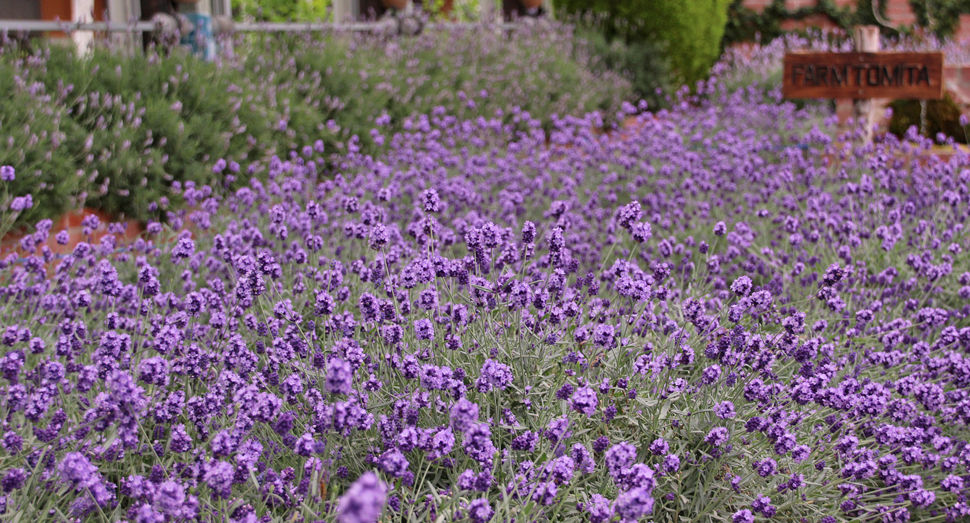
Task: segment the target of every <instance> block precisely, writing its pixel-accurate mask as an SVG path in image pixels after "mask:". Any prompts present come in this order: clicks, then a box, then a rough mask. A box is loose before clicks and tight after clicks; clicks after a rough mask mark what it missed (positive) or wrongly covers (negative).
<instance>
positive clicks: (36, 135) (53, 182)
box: [0, 67, 84, 233]
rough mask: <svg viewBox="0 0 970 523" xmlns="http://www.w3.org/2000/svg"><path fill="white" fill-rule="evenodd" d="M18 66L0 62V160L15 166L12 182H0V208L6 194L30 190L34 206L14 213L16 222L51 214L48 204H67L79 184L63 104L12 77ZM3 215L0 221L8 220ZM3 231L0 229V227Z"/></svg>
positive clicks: (71, 125) (72, 135)
mask: <svg viewBox="0 0 970 523" xmlns="http://www.w3.org/2000/svg"><path fill="white" fill-rule="evenodd" d="M16 73H17V71H16V70H15V69H14V68H12V67H0V92H2V93H4V95H3V96H0V165H10V166H15V168H16V171H17V174H16V178H15V179H14V181H12V182H0V211H2V213H3V214H6V213H7V212H8V210H7V209H6V206H5V202H6V200H7V199H8V196H9V197H13V196H23V195H26V194H31V196H32V198H33V206H32V207H31V208H30V209H26V210H24V211H22V212H20V213H19V214H18V215H17V216H16V223H18V224H26V223H36V222H37V221H39V220H41V219H43V218H49V217H51V216H50V214H49V210H50V209H65V208H67V207H68V206H69V205H70V203H71V201H72V199H73V197H74V196H75V194H76V193H77V191H78V187H80V186H83V185H84V184H83V180H82V179H80V178H79V177H78V176H77V174H76V173H75V170H74V158H73V155H72V152H71V149H72V145H73V144H71V143H69V142H68V140H73V139H76V137H77V132H76V126H75V125H74V122H73V121H72V120H71V119H70V118H67V117H65V111H64V110H63V108H62V107H59V106H58V105H56V104H54V103H51V102H52V96H51V95H49V94H47V93H46V91H45V89H44V86H43V85H28V84H26V83H23V82H22V81H21V82H18V81H17V80H16ZM6 218H10V216H4V219H3V220H0V227H7V226H9V225H11V223H8V220H7V219H6ZM2 232H5V231H3V230H0V233H2Z"/></svg>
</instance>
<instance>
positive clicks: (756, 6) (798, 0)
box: [742, 0, 970, 31]
mask: <svg viewBox="0 0 970 523" xmlns="http://www.w3.org/2000/svg"><path fill="white" fill-rule="evenodd" d="M882 1H883V2H884V3H885V6H886V11H885V12H886V18H887V19H888V20H889V21H890V22H892V23H893V24H897V25H912V24H914V23H916V15H915V14H914V13H913V8H912V7H911V6H910V5H909V0H882ZM772 2H773V0H744V1H743V2H742V5H743V6H744V7H747V8H748V9H751V10H754V11H756V12H759V13H760V12H762V11H764V9H765V7H768V6H769V5H771V4H772ZM856 3H857V2H856V0H835V5H836V6H838V7H847V6H854V5H856ZM815 5H818V1H817V0H785V7H786V8H788V9H790V10H792V9H799V8H802V7H813V6H815ZM783 27H784V28H785V29H787V30H793V29H803V28H805V27H822V28H826V29H833V28H835V27H836V25H835V24H834V23H833V22H832V20H829V19H828V18H827V17H825V16H818V17H811V18H810V19H808V20H802V21H794V20H793V21H790V22H788V23H785V24H783ZM961 29H964V30H967V31H970V27H967V26H966V24H964V26H962V27H961Z"/></svg>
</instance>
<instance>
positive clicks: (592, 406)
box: [572, 387, 599, 416]
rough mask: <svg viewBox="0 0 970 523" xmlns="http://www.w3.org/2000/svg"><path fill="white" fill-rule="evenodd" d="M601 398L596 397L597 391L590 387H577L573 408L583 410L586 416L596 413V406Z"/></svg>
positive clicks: (577, 410) (578, 410)
mask: <svg viewBox="0 0 970 523" xmlns="http://www.w3.org/2000/svg"><path fill="white" fill-rule="evenodd" d="M598 403H599V400H598V399H597V398H596V391H595V390H593V389H591V388H589V387H580V388H579V389H576V392H575V393H574V394H573V398H572V408H573V410H575V411H576V412H582V413H583V414H585V415H586V416H592V415H593V414H595V413H596V406H597V405H598Z"/></svg>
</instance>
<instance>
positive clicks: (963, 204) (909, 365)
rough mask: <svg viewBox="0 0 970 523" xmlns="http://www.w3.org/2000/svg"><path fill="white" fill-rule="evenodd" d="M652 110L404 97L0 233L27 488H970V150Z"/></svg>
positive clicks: (21, 471) (430, 516)
mask: <svg viewBox="0 0 970 523" xmlns="http://www.w3.org/2000/svg"><path fill="white" fill-rule="evenodd" d="M641 109H642V108H637V107H633V106H631V105H625V106H624V109H623V111H624V114H637V113H639V116H638V117H637V121H636V123H635V125H633V126H632V127H631V128H630V129H628V130H626V131H622V132H619V131H618V132H615V133H613V134H611V135H602V134H598V133H594V132H593V130H592V129H593V128H596V127H599V126H600V125H601V123H602V120H603V116H602V115H600V114H597V113H591V114H589V115H587V116H585V117H582V118H579V117H563V118H554V119H553V120H552V126H551V131H550V132H548V133H546V132H545V131H544V130H543V129H542V124H541V121H540V120H539V119H537V118H535V117H534V116H533V115H531V114H529V113H527V112H523V111H521V110H515V109H509V111H508V112H506V111H502V112H501V113H497V114H495V115H494V116H480V117H477V118H473V119H466V118H459V117H456V116H455V115H452V114H449V112H448V111H447V110H446V109H444V108H436V109H433V110H431V111H430V112H429V114H423V115H419V116H415V117H409V118H405V119H403V121H402V122H401V127H400V128H401V129H402V130H401V131H396V130H395V129H394V128H391V127H388V125H389V124H388V120H387V118H386V117H381V118H377V119H376V120H375V127H374V133H373V135H372V136H373V139H374V140H375V141H377V142H381V141H383V142H384V144H385V146H384V148H383V150H382V151H381V152H380V153H379V154H377V155H370V154H364V153H363V152H361V151H360V150H358V149H357V148H356V147H354V146H353V144H352V143H351V144H350V146H349V147H347V148H346V149H345V150H344V151H343V152H342V153H341V155H340V157H339V158H337V159H335V160H334V161H335V163H336V164H337V165H339V170H340V174H338V175H337V176H335V177H334V178H333V179H329V180H319V179H318V178H317V168H316V166H317V165H319V162H322V161H324V158H323V157H322V155H321V153H320V151H318V150H316V149H314V147H312V146H311V145H308V146H307V147H300V148H297V149H295V150H293V151H291V152H289V154H286V155H284V157H282V158H280V157H275V156H274V157H271V158H270V159H269V160H268V161H262V160H260V159H252V158H251V159H249V160H247V161H244V162H243V163H241V164H240V171H239V173H240V176H245V177H246V178H247V183H246V185H245V186H244V187H240V188H238V189H233V190H228V191H226V190H224V189H223V187H222V186H214V187H210V186H205V185H200V184H196V183H193V182H189V183H186V184H184V185H173V186H172V187H171V188H170V189H169V192H168V194H167V195H166V198H168V199H176V198H178V199H182V200H184V201H185V202H186V204H187V207H186V208H182V209H179V210H171V211H168V212H165V210H164V206H159V207H155V208H156V209H160V210H157V211H153V212H156V213H159V214H156V215H155V219H154V220H153V221H152V222H151V223H149V225H148V227H147V231H146V233H145V235H144V236H143V237H142V238H140V239H139V240H137V241H136V242H135V243H134V244H132V245H130V246H128V247H124V248H122V249H121V252H119V250H118V245H117V242H116V240H115V237H114V236H113V235H108V236H105V237H104V238H103V239H101V240H100V241H99V242H98V243H96V244H89V243H82V244H80V245H78V246H77V247H76V248H75V249H74V251H73V253H72V254H71V255H69V256H66V257H64V258H63V259H57V258H56V257H55V256H54V255H53V254H52V253H51V252H50V251H49V250H47V249H46V248H42V249H41V251H40V253H39V254H37V255H35V256H30V257H28V258H27V259H26V260H17V259H16V258H15V257H10V258H7V259H5V260H4V262H3V264H2V269H0V285H2V286H0V300H2V301H0V303H2V308H0V317H2V319H3V321H2V324H3V330H2V333H0V343H2V344H3V346H4V355H3V358H2V361H0V371H2V375H3V380H4V383H3V385H2V388H0V394H2V401H0V405H2V413H3V418H2V419H3V427H2V428H0V448H2V454H0V460H2V461H0V463H2V466H0V471H2V478H0V485H2V488H3V497H2V498H0V500H2V504H0V505H2V508H3V509H4V511H3V517H7V518H15V517H16V518H24V517H29V518H41V519H45V520H54V521H79V520H83V521H112V522H113V521H121V520H124V521H136V522H158V523H161V522H170V521H171V522H174V521H192V520H200V521H234V522H237V521H238V522H255V521H265V522H269V521H286V522H292V521H307V522H309V521H339V522H341V523H350V522H354V523H356V522H369V523H372V522H375V521H378V520H380V521H470V522H474V523H484V522H488V521H495V522H512V521H519V522H533V521H575V522H585V521H589V522H592V523H605V522H619V521H624V522H629V521H646V520H651V521H665V522H666V521H671V522H680V521H712V522H713V521H731V522H733V523H751V522H753V521H762V520H765V521H785V522H800V523H803V522H820V523H832V522H839V521H874V522H886V523H890V522H902V521H907V520H912V521H927V522H934V521H948V522H952V521H960V520H966V519H967V517H968V516H970V505H968V503H967V499H966V492H967V490H966V489H967V487H966V483H967V480H968V479H970V474H968V469H967V467H968V466H970V446H968V444H967V439H968V436H970V434H968V432H970V431H968V429H967V421H968V419H970V395H968V392H967V387H968V385H970V363H968V356H967V354H968V352H970V320H968V316H970V304H968V300H970V266H968V265H970V264H968V262H967V259H966V257H965V256H964V255H963V250H965V249H967V248H970V245H968V241H967V234H966V231H965V222H966V217H967V215H968V204H970V189H968V184H970V156H968V155H967V154H965V153H960V154H956V155H954V156H953V157H952V158H951V159H950V160H949V162H948V163H942V162H940V161H928V162H916V161H911V160H909V159H908V158H909V157H911V156H912V155H913V154H914V153H916V152H919V151H923V150H926V149H928V148H929V147H930V145H931V144H930V143H928V142H927V141H926V140H925V139H923V138H920V137H919V136H917V135H915V134H911V135H910V136H909V137H908V139H907V140H906V141H899V140H897V139H896V138H894V137H892V136H887V137H885V138H882V139H881V140H880V141H878V142H877V143H875V144H873V145H869V146H866V147H861V146H856V145H853V139H854V138H857V137H858V136H859V131H855V132H854V133H855V134H852V133H847V134H845V135H842V136H833V133H834V131H833V130H832V129H833V125H834V121H833V120H832V119H831V118H829V117H827V116H826V115H825V113H824V112H821V111H820V110H818V109H815V108H811V107H809V108H805V109H796V108H795V106H794V105H792V104H790V103H777V102H776V101H775V99H774V98H773V97H765V96H764V95H763V94H762V93H761V92H760V91H759V90H757V89H750V90H742V91H734V92H730V91H728V90H727V89H726V88H724V89H721V88H719V87H718V86H717V85H712V87H711V89H710V91H708V92H703V93H701V95H700V96H698V97H696V98H694V99H691V100H682V101H678V102H677V103H675V104H674V106H673V109H671V110H669V111H666V110H665V111H660V112H659V113H657V114H656V115H652V114H650V113H645V112H642V113H641V112H640V110H641ZM510 114H511V121H507V120H506V118H508V117H509V115H510ZM517 124H518V125H517ZM523 126H524V130H523V129H522V127H523ZM391 131H393V132H391ZM223 161H224V160H221V159H212V162H211V163H212V164H213V165H220V162H223ZM0 174H2V176H0V180H2V181H0V184H3V185H2V186H3V187H4V189H6V188H7V187H8V186H9V184H11V183H16V180H17V179H19V177H20V176H23V173H22V172H21V171H19V170H18V166H17V165H11V166H6V167H5V168H4V169H3V171H2V172H0ZM0 204H2V205H3V206H4V209H5V213H10V214H5V215H12V216H14V217H15V216H16V213H17V212H20V211H18V210H17V207H19V208H23V207H24V202H23V200H20V201H19V203H17V205H16V207H15V206H14V205H12V204H11V203H10V201H9V198H8V199H7V200H5V201H4V202H2V203H0ZM161 213H164V214H161ZM162 218H164V222H165V223H164V224H162V222H161V219H162ZM86 226H87V227H89V228H90V229H92V230H94V229H98V228H100V227H106V228H107V230H108V231H109V232H111V233H112V234H117V233H119V232H120V231H119V227H118V225H116V224H100V223H97V222H96V221H94V220H90V219H89V221H88V223H86ZM51 234H54V235H55V236H56V238H57V239H58V241H61V240H63V241H66V240H67V238H66V236H65V234H62V233H60V232H58V231H54V230H51V223H50V222H49V221H41V222H40V223H38V224H37V227H36V232H34V233H33V235H32V236H30V237H29V238H30V241H33V242H36V243H42V242H44V241H46V239H47V238H49V235H51Z"/></svg>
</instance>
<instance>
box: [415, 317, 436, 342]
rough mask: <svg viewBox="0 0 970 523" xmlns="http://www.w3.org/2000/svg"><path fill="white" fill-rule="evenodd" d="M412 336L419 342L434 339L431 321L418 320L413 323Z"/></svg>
mask: <svg viewBox="0 0 970 523" xmlns="http://www.w3.org/2000/svg"><path fill="white" fill-rule="evenodd" d="M414 334H415V336H417V338H418V339H419V340H433V339H434V325H433V324H432V323H431V320H428V319H420V320H415V321H414Z"/></svg>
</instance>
